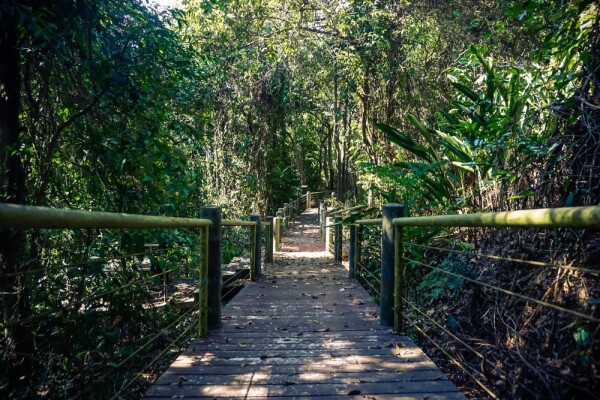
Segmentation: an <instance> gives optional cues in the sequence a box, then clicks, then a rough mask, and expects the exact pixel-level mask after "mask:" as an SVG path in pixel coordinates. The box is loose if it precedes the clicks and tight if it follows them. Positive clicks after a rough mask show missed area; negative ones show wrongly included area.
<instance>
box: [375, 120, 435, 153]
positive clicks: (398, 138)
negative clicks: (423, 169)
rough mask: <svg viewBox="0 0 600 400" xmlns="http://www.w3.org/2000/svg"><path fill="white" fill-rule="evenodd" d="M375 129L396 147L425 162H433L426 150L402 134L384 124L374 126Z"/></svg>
mask: <svg viewBox="0 0 600 400" xmlns="http://www.w3.org/2000/svg"><path fill="white" fill-rule="evenodd" d="M375 127H376V128H377V129H379V130H381V131H383V132H384V133H385V134H386V136H387V138H388V140H389V141H390V142H392V143H395V144H397V145H398V146H400V147H402V148H403V149H405V150H407V151H409V152H411V153H412V154H414V155H415V156H417V157H420V158H422V159H424V160H425V161H427V162H432V161H433V158H432V157H431V154H430V153H429V152H428V151H427V148H425V147H423V146H420V145H418V144H417V143H416V142H415V141H414V140H412V139H411V138H410V137H408V136H407V135H405V134H404V133H402V132H400V131H398V130H396V129H394V128H392V127H391V126H388V125H385V124H375Z"/></svg>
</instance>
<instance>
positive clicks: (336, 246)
mask: <svg viewBox="0 0 600 400" xmlns="http://www.w3.org/2000/svg"><path fill="white" fill-rule="evenodd" d="M334 222H335V224H336V225H335V231H334V234H335V237H334V240H333V261H335V262H342V229H343V225H342V224H341V222H342V217H335V220H334Z"/></svg>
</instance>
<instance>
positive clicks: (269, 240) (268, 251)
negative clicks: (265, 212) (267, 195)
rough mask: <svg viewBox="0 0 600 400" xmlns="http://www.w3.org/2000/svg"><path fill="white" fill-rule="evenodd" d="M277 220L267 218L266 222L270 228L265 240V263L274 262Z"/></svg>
mask: <svg viewBox="0 0 600 400" xmlns="http://www.w3.org/2000/svg"><path fill="white" fill-rule="evenodd" d="M274 220H275V218H273V217H270V216H269V217H267V218H265V221H266V222H267V224H268V225H267V226H268V227H269V234H268V235H267V237H266V238H265V263H272V262H273V230H274V229H275V225H274V223H273V221H274Z"/></svg>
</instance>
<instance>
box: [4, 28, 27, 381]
mask: <svg viewBox="0 0 600 400" xmlns="http://www.w3.org/2000/svg"><path fill="white" fill-rule="evenodd" d="M0 26H2V28H1V30H0V54H2V57H1V58H0V152H1V153H0V157H1V159H0V162H1V165H0V184H1V186H0V201H2V202H10V203H16V204H23V203H24V202H25V199H26V191H25V190H26V185H25V171H24V168H23V165H22V162H21V154H20V153H19V152H18V149H19V148H20V142H19V132H20V127H19V112H20V95H21V76H20V71H19V61H20V60H19V58H20V52H19V47H18V46H19V35H18V26H17V24H16V22H14V21H10V17H5V18H4V20H3V21H0ZM24 249H25V234H24V232H23V231H22V230H10V229H5V230H2V231H0V274H2V275H4V274H7V273H14V272H21V271H24V268H19V265H20V261H21V260H23V259H24ZM26 282H27V276H26V275H20V276H9V277H6V276H5V277H3V278H2V279H1V280H0V290H2V304H3V318H4V325H5V329H4V335H5V338H6V358H7V361H8V382H10V384H14V385H19V386H23V385H28V383H29V382H27V379H21V377H23V376H29V375H30V373H31V372H30V369H31V368H32V364H31V360H32V358H31V357H30V356H28V355H32V354H34V343H33V336H32V334H31V328H30V327H29V326H28V323H27V322H23V320H26V318H27V317H28V316H29V315H30V313H29V306H28V301H27V300H28V291H27V285H26ZM9 390H10V388H9Z"/></svg>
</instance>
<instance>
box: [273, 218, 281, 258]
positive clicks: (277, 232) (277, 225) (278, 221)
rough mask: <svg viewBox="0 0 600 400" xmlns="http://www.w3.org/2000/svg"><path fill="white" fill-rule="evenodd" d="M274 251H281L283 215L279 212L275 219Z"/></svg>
mask: <svg viewBox="0 0 600 400" xmlns="http://www.w3.org/2000/svg"><path fill="white" fill-rule="evenodd" d="M273 249H274V250H275V251H279V250H281V213H280V212H277V216H276V217H275V218H273Z"/></svg>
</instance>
